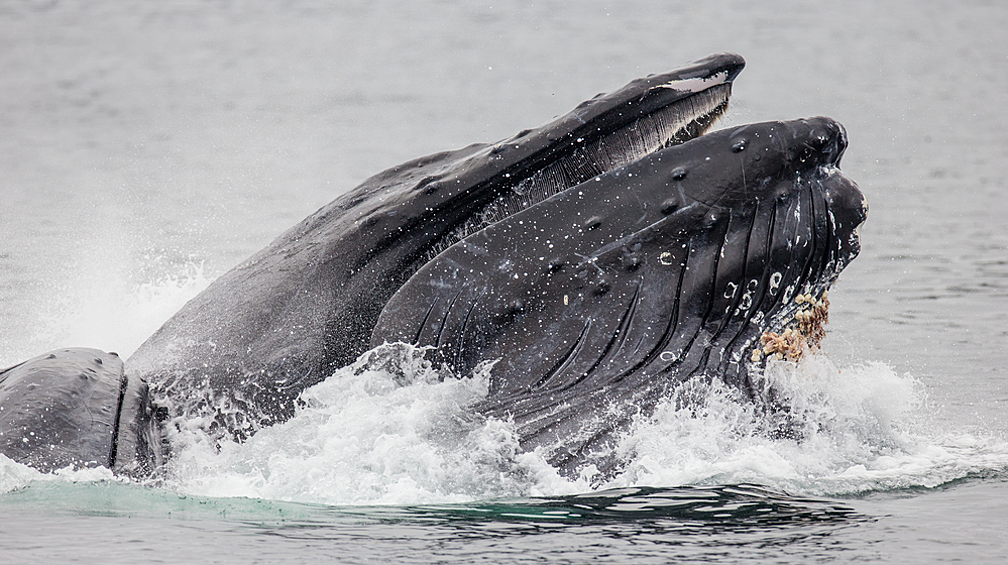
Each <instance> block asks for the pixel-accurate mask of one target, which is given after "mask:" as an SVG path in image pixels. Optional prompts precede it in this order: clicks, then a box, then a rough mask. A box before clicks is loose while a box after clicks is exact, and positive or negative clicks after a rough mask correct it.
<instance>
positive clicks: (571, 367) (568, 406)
mask: <svg viewBox="0 0 1008 565" xmlns="http://www.w3.org/2000/svg"><path fill="white" fill-rule="evenodd" d="M846 147H847V137H846V133H845V131H844V129H843V127H842V126H841V125H840V124H839V123H837V122H835V121H833V120H831V119H828V118H813V119H808V120H796V121H791V122H767V123H760V124H751V125H745V126H740V127H735V128H731V129H726V130H722V131H717V132H714V133H708V134H706V135H702V136H699V137H696V138H694V139H692V140H689V141H686V142H684V143H681V144H677V145H673V146H670V147H667V148H664V149H661V150H659V151H657V152H654V153H651V154H648V155H646V156H644V157H642V158H640V159H638V160H636V161H634V162H632V163H629V164H627V165H624V166H622V167H619V168H616V169H613V170H611V171H609V172H607V173H604V174H600V175H596V176H595V177H593V178H591V179H589V180H587V181H585V182H582V183H580V184H578V185H576V186H573V187H571V188H568V189H566V190H563V191H561V192H560V193H558V194H556V195H555V196H552V197H550V198H548V199H546V200H544V201H542V202H540V203H538V204H536V205H534V206H531V207H529V208H526V209H524V210H521V211H520V212H517V213H515V214H513V215H511V216H508V217H506V218H504V219H501V220H498V221H497V222H495V223H493V224H491V225H488V226H486V227H484V228H482V229H480V230H478V231H476V232H474V233H472V234H470V235H468V236H467V237H465V238H464V239H462V240H460V241H459V242H457V243H455V244H454V245H452V246H451V247H449V248H448V249H446V250H444V251H443V252H441V253H440V254H439V255H438V256H436V257H435V258H433V259H432V260H430V261H429V262H427V263H426V264H425V265H424V266H423V267H422V268H421V269H420V270H419V271H417V272H416V274H414V275H413V276H412V278H411V279H410V280H409V281H408V282H406V284H404V285H403V286H402V287H401V288H400V289H399V291H398V292H397V293H396V295H395V296H393V297H392V299H391V300H390V301H389V302H388V304H387V305H386V306H385V308H384V310H383V312H382V315H381V317H380V318H379V321H378V324H377V326H376V328H375V330H374V336H373V339H372V345H377V344H380V343H382V342H387V341H406V342H413V343H417V344H420V345H429V346H433V347H435V348H436V350H435V351H436V355H437V357H438V358H439V359H440V360H441V361H442V362H444V363H446V364H448V365H450V366H452V367H454V368H456V370H461V371H471V370H473V369H474V368H476V367H477V366H478V365H479V364H480V363H482V362H486V361H491V360H492V361H495V362H496V363H495V364H494V365H493V369H492V371H491V384H490V394H489V397H488V400H487V401H486V402H485V403H484V405H483V406H482V407H481V409H482V411H484V412H486V413H489V414H492V415H496V416H499V417H507V418H511V419H513V420H514V421H515V423H516V424H517V426H518V428H519V432H520V436H521V437H522V438H523V441H524V442H525V443H526V445H527V446H529V447H531V446H544V447H545V448H546V450H547V453H549V454H550V457H551V461H552V462H554V463H555V464H558V465H560V466H561V467H569V466H571V465H575V464H584V463H585V462H586V461H587V460H589V458H587V457H586V452H587V451H589V450H590V449H592V448H597V446H598V444H599V442H600V440H606V439H611V435H612V434H613V433H614V432H617V431H619V430H621V429H623V428H624V427H625V426H626V425H627V423H628V421H629V418H630V417H632V416H633V415H635V414H637V413H640V412H644V413H648V412H649V411H650V410H652V409H653V408H654V406H655V405H656V403H657V402H658V401H660V400H661V399H665V398H668V397H669V395H670V394H671V392H672V391H673V390H674V389H675V388H676V387H678V386H680V385H681V384H682V383H684V382H688V381H690V380H694V379H704V380H706V381H710V380H712V379H719V380H721V381H722V382H724V383H725V384H728V385H730V386H732V387H734V388H735V389H737V390H738V391H740V392H741V393H742V394H744V395H746V396H748V397H749V398H751V399H753V400H756V401H761V402H763V401H768V400H770V399H767V398H765V397H764V396H763V392H762V391H763V387H762V386H760V382H759V377H760V375H761V369H762V368H763V365H764V364H765V363H766V362H767V359H768V358H770V359H772V358H774V357H777V358H784V357H787V358H791V359H794V358H797V357H798V356H800V355H801V354H802V353H803V352H804V351H805V350H807V348H808V347H810V346H814V345H815V344H817V343H818V340H819V339H820V338H821V336H822V334H821V332H822V327H821V326H822V323H823V322H824V321H825V313H826V305H827V304H828V302H827V299H826V291H827V289H828V288H829V287H830V285H831V284H832V283H833V282H834V281H835V280H836V278H837V276H838V274H839V273H840V271H841V270H842V269H843V268H844V266H845V265H847V264H848V263H849V262H850V261H851V260H852V259H853V258H854V257H855V256H856V255H857V253H858V250H859V242H858V235H857V228H858V226H859V225H860V224H861V223H862V222H863V221H864V219H865V214H866V211H867V208H866V205H865V201H864V198H863V196H862V195H861V193H860V191H859V190H858V189H857V186H856V185H855V184H854V183H853V181H851V180H849V179H848V178H847V177H845V176H844V175H843V174H842V173H841V172H840V170H839V165H840V159H841V157H842V155H843V153H844V150H845V149H846Z"/></svg>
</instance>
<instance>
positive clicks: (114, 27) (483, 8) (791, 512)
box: [0, 0, 1008, 564]
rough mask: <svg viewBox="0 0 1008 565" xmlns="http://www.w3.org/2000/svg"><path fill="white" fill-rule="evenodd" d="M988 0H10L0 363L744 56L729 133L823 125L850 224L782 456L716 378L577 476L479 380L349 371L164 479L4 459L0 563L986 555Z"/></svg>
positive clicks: (993, 84) (994, 110) (1007, 486)
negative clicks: (638, 91)
mask: <svg viewBox="0 0 1008 565" xmlns="http://www.w3.org/2000/svg"><path fill="white" fill-rule="evenodd" d="M1005 30H1008V4H1005V3H1003V2H997V1H981V0H955V1H937V0H936V1H924V2H911V1H900V2H867V1H852V2H836V3H832V4H825V3H821V2H811V1H797V0H790V1H781V2H774V3H768V2H767V3H764V2H742V1H738V2H695V1H693V2H599V1H590V2H589V1H586V2H569V3H568V2H525V1H522V2H518V1H510V0H505V1H501V2H465V3H461V2H460V3H455V2H437V1H411V2H386V1H381V0H378V1H374V0H368V1H342V2H338V3H328V2H313V1H300V0H290V1H285V2H275V3H265V2H242V1H234V2H228V1H187V2H136V1H129V0H117V1H114V2H113V1H109V0H94V1H89V2H83V1H65V0H39V1H34V0H32V1H29V0H0V367H6V366H8V365H11V364H14V363H17V362H20V361H22V360H25V359H27V358H30V357H33V356H35V355H38V354H41V353H43V352H45V351H48V350H50V349H54V348H57V347H63V346H87V347H97V348H101V349H104V350H110V351H117V352H118V353H119V354H120V355H122V356H123V357H126V356H127V355H129V353H131V352H132V351H133V350H134V349H135V348H136V347H138V346H139V345H140V343H142V342H143V341H144V340H145V339H146V338H147V337H148V336H149V335H150V334H151V333H152V332H153V331H154V330H156V329H157V327H158V326H160V324H161V323H163V322H164V320H166V319H167V318H168V317H169V316H171V314H172V313H174V312H175V311H176V310H177V309H178V308H180V307H181V306H182V304H184V303H185V302H186V301H187V300H188V299H189V298H191V297H192V296H194V295H195V294H196V293H198V292H199V291H200V290H201V289H203V288H205V287H206V286H207V285H208V284H209V283H210V282H211V281H212V280H213V279H214V278H215V277H217V276H219V275H220V274H222V273H224V272H225V271H227V270H228V269H229V268H231V267H232V266H234V265H235V264H237V263H238V262H239V261H241V260H242V259H244V258H245V257H247V256H248V255H250V254H252V253H253V252H255V251H257V250H258V249H260V248H262V247H263V246H265V245H266V244H267V243H269V242H270V241H271V240H272V238H274V237H276V236H277V235H279V234H280V233H281V232H282V231H284V230H285V229H287V228H288V227H290V226H292V225H293V224H295V223H297V222H298V221H300V220H301V219H302V218H304V217H305V216H307V215H309V214H310V213H312V212H314V211H315V210H316V209H318V208H319V207H321V206H323V205H325V204H326V203H328V202H329V201H331V200H332V199H334V198H335V197H336V196H338V195H339V194H341V193H342V192H344V191H346V190H348V189H350V188H352V187H354V186H356V185H357V184H358V183H360V182H361V181H362V180H364V179H365V178H366V177H368V176H370V175H372V174H374V173H377V172H379V171H381V170H383V169H385V168H387V167H390V166H393V165H396V164H398V163H401V162H403V161H405V160H407V159H410V158H413V157H418V156H421V155H424V154H428V153H432V152H435V151H440V150H444V149H451V148H457V147H461V146H464V145H467V144H469V143H472V142H477V141H482V142H492V141H496V140H498V139H501V138H504V137H507V136H510V135H512V134H514V133H516V132H517V131H519V130H521V129H523V128H527V127H534V126H537V125H540V124H542V123H544V122H547V121H549V120H550V119H552V118H553V117H554V116H558V115H560V114H563V113H565V112H567V111H568V110H570V109H571V108H573V107H574V106H575V105H577V104H578V103H579V102H581V101H582V100H585V99H588V98H590V97H592V96H593V95H595V94H596V93H598V92H603V91H611V90H614V89H616V88H619V87H621V86H623V85H624V84H625V83H626V82H628V81H629V80H631V79H633V78H636V77H640V76H644V75H646V74H648V73H652V72H662V71H666V70H669V69H672V68H675V67H677V66H679V65H681V64H683V63H686V62H689V61H691V60H695V59H698V58H701V57H703V56H706V55H708V54H710V53H714V52H719V51H734V52H737V53H740V54H742V55H743V56H744V57H745V58H746V60H747V62H748V65H747V68H746V69H745V70H744V71H743V72H742V74H741V75H740V76H739V78H738V79H737V80H736V81H735V85H734V93H733V97H732V105H731V108H730V110H729V112H728V114H727V116H726V117H725V118H724V120H723V121H722V122H721V123H722V125H725V126H727V125H735V124H742V123H747V122H754V121H765V120H773V119H792V118H798V117H806V116H814V115H827V116H830V117H833V118H836V119H838V120H839V121H841V122H842V123H843V124H844V125H845V126H846V128H847V132H848V135H849V138H850V147H849V149H848V150H847V153H846V155H845V157H844V161H843V164H842V168H843V170H844V171H845V173H846V174H847V175H848V176H849V177H851V178H852V179H854V180H856V181H857V182H858V183H859V185H860V187H861V189H862V191H863V192H864V193H865V195H866V197H867V200H868V203H869V206H870V212H869V217H868V221H867V223H866V224H865V225H864V226H863V228H862V229H861V238H862V252H861V255H860V257H859V258H858V259H857V260H855V261H854V262H853V263H852V264H851V265H850V266H849V267H848V268H847V270H846V271H845V272H844V273H843V274H842V275H841V277H840V280H839V281H838V283H837V284H836V286H835V287H834V288H833V290H831V291H830V301H831V303H832V308H831V316H830V319H831V321H830V326H829V327H828V329H829V331H830V333H829V336H828V337H827V339H826V341H825V342H824V350H823V352H822V353H821V354H819V355H816V356H813V357H811V358H808V359H807V360H806V361H804V362H803V363H802V364H801V365H799V366H789V367H783V368H781V370H780V371H779V372H778V374H776V375H775V376H774V378H776V379H777V380H778V382H780V383H782V386H786V388H787V390H789V391H790V392H789V394H790V395H791V398H792V399H793V400H794V401H795V402H796V403H797V404H798V405H800V406H802V408H803V414H804V424H805V427H806V429H807V430H808V434H807V437H806V438H805V440H803V441H801V442H795V441H792V440H787V439H777V440H774V439H769V438H766V437H765V436H762V435H760V434H757V433H752V432H753V430H756V429H758V426H759V419H760V415H759V414H756V413H753V411H752V410H751V409H750V407H748V406H742V405H739V404H737V403H735V402H734V401H732V399H731V398H730V397H729V396H728V395H726V394H724V393H723V392H722V391H718V390H711V391H710V397H709V398H710V400H709V402H708V404H707V405H706V406H705V408H704V409H703V410H701V411H698V412H695V413H693V412H691V413H684V412H683V411H677V410H676V409H675V407H674V406H672V405H666V406H663V407H661V408H660V409H659V410H658V412H657V413H656V414H655V415H654V416H653V417H651V418H646V419H645V418H641V419H640V420H639V421H637V422H636V423H635V426H634V428H633V430H631V431H630V432H629V433H628V434H627V435H626V437H624V438H623V441H622V443H621V446H620V448H621V449H624V450H625V452H626V453H628V454H631V455H630V456H629V457H630V461H629V463H628V465H627V468H626V469H625V471H624V472H623V473H622V474H621V475H619V476H617V477H616V478H614V479H613V480H612V481H610V482H608V483H606V484H601V485H595V484H592V483H591V481H589V480H587V479H579V480H569V479H565V478H563V477H561V476H560V475H558V473H557V472H556V470H555V469H552V468H551V467H550V466H549V465H548V464H546V462H545V461H543V460H542V459H541V458H540V457H538V456H537V455H536V454H534V453H523V452H521V451H520V450H518V449H517V444H516V439H515V437H514V434H513V430H511V429H510V427H509V425H508V424H507V423H506V422H496V421H492V420H491V421H488V422H483V423H479V424H476V423H470V422H469V420H467V419H466V418H464V411H465V406H466V404H467V403H468V402H472V401H473V400H474V399H476V398H479V397H480V395H481V394H485V384H486V381H485V378H484V377H485V376H483V377H481V376H479V375H477V376H475V377H473V378H471V379H462V380H445V381H439V380H438V379H436V378H433V377H432V376H431V375H428V374H426V373H425V371H424V367H422V366H419V365H417V366H413V365H410V364H409V363H408V362H407V364H406V365H405V366H403V367H401V368H400V369H401V370H402V371H403V372H405V373H407V374H410V375H412V382H411V383H410V384H408V385H407V386H399V385H397V384H396V383H395V382H394V381H395V379H394V378H393V376H392V375H390V374H389V373H387V372H384V371H382V370H379V369H375V370H364V371H361V374H360V375H358V376H356V377H354V378H350V375H349V373H350V372H351V371H353V368H347V369H344V370H342V371H340V372H337V374H336V375H334V377H332V378H330V379H328V380H326V381H325V382H323V383H321V384H319V385H318V386H316V387H314V388H312V389H310V390H309V391H307V392H306V398H307V399H308V403H307V407H306V408H305V409H304V410H302V411H301V412H299V413H298V414H297V415H296V416H295V418H293V419H292V420H290V421H288V422H286V423H285V424H282V425H279V426H276V427H274V428H270V429H266V430H264V431H263V432H261V433H259V434H257V435H256V436H254V437H253V438H252V439H251V440H249V441H248V442H246V443H245V444H240V445H239V444H224V445H220V446H217V445H214V444H213V443H212V442H209V441H208V440H207V438H206V437H205V436H202V435H201V434H200V432H199V430H198V426H197V425H196V423H194V424H193V426H192V428H193V429H192V430H188V429H185V428H183V429H182V430H181V431H180V432H179V433H178V434H176V436H175V437H173V438H172V441H173V446H174V448H175V449H176V453H177V456H176V457H175V459H174V460H173V461H172V463H171V465H170V468H169V469H168V474H167V476H166V477H165V478H164V479H163V480H160V481H158V482H156V483H144V484H140V483H134V482H128V481H125V480H122V479H119V478H116V477H114V476H112V475H111V473H110V472H108V471H107V470H105V469H90V470H77V471H74V470H69V469H68V470H63V471H60V472H57V473H55V474H50V475H43V474H40V473H37V472H36V471H34V470H32V469H29V468H27V467H24V466H21V465H19V464H17V463H14V462H12V461H11V460H10V459H7V458H5V457H3V456H0V562H3V563H50V562H88V563H96V562H101V563H108V564H112V563H135V562H168V563H235V562H239V563H273V562H277V561H281V560H282V561H283V562H286V563H302V562H303V563H308V562H317V561H320V560H322V559H325V560H328V561H333V562H346V563H371V562H397V563H398V562H403V563H442V562H465V563H469V562H474V561H478V560H485V561H492V562H507V563H520V562H560V563H563V562H587V561H595V562H612V563H627V562H634V563H667V562H670V561H672V560H678V559H682V560H688V561H692V562H708V561H710V562H714V561H716V562H719V563H817V562H832V561H840V562H847V561H857V562H894V563H934V562H946V561H961V562H966V563H1003V562H1005V559H1006V558H1008V198H1006V195H1008V180H1006V179H1008V175H1006V174H1005V164H1006V163H1008V112H1006V111H1005V108H1006V107H1008V51H1006V50H1005V46H1006V41H1008V32H1006V31H1005Z"/></svg>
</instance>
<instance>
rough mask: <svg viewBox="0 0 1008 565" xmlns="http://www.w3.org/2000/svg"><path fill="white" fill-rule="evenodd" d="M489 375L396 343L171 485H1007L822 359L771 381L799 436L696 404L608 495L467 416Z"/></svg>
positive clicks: (177, 437)
mask: <svg viewBox="0 0 1008 565" xmlns="http://www.w3.org/2000/svg"><path fill="white" fill-rule="evenodd" d="M490 371H492V367H491V366H486V367H484V368H483V369H482V370H481V371H478V372H477V373H476V374H474V375H472V376H470V377H466V378H456V377H454V376H452V375H450V374H446V372H445V371H443V370H442V371H439V370H437V369H435V368H434V367H432V366H431V364H430V363H429V362H427V361H425V360H424V359H423V355H422V351H421V350H419V349H417V348H413V347H411V346H406V345H403V344H394V345H386V346H383V347H381V348H377V349H376V350H372V351H371V352H368V353H366V354H365V355H363V356H362V357H361V358H360V359H359V360H358V361H357V362H356V363H354V364H353V365H351V366H349V367H345V368H343V369H341V370H339V371H337V372H336V373H335V374H334V375H333V376H332V377H330V378H329V379H327V380H326V381H324V382H322V383H320V384H318V385H316V386H314V387H312V388H310V389H308V390H306V391H305V392H304V394H303V395H302V400H303V401H304V403H303V405H302V406H301V407H300V408H299V409H298V410H297V413H296V415H295V416H294V417H293V418H292V419H291V420H289V421H287V422H285V423H283V424H279V425H276V426H273V427H271V428H267V429H265V430H262V431H260V432H259V433H257V434H256V435H255V436H253V437H252V438H251V439H249V440H248V441H246V442H245V443H243V444H238V443H234V442H229V441H224V442H221V441H219V440H213V439H211V438H210V437H208V436H207V435H206V434H204V433H203V432H202V431H201V428H200V423H201V422H199V421H198V420H192V421H187V422H178V424H179V426H178V427H177V428H175V429H174V431H173V432H171V441H172V444H173V449H174V453H173V458H172V460H171V462H170V464H169V468H168V476H167V479H166V480H165V481H163V482H162V483H160V484H162V485H163V486H166V487H168V488H170V489H171V490H174V491H177V492H179V493H182V494H192V495H199V496H211V497H248V498H258V499H271V500H285V501H296V502H310V503H322V504H334V505H372V504H393V505H409V504H430V503H458V502H467V501H473V500H485V499H490V498H498V497H515V496H537V495H562V494H572V493H578V492H586V491H589V490H591V489H592V488H593V486H594V487H596V488H600V487H601V488H610V487H620V486H678V485H694V484H730V483H741V482H751V483H758V484H762V485H766V486H769V487H772V488H776V489H780V490H783V491H787V492H790V493H794V494H807V495H826V496H838V495H840V496H842V495H854V494H860V493H866V492H871V491H889V490H893V489H903V488H912V487H925V488H930V487H935V486H938V485H941V484H944V483H947V482H949V481H952V480H955V479H959V478H963V477H968V476H989V475H1003V474H1005V473H1006V472H1008V443H1006V442H1005V441H1003V440H1001V439H997V438H993V437H986V436H983V435H982V434H980V433H979V432H975V431H972V432H967V431H965V430H963V431H955V430H948V429H942V428H941V427H940V426H939V425H938V424H936V423H935V422H936V421H935V420H934V419H933V418H932V417H931V415H932V413H933V411H934V407H933V406H931V405H930V404H929V402H928V400H927V398H926V395H925V391H924V388H923V386H922V385H921V384H920V383H919V382H917V381H916V380H915V379H914V378H912V377H910V376H907V375H898V374H896V373H895V372H894V371H892V370H891V369H890V368H889V367H887V366H885V365H883V364H880V363H872V364H866V365H860V366H855V367H847V368H842V369H841V368H838V367H836V366H835V365H834V364H833V363H831V362H830V361H829V359H828V358H826V357H825V356H824V355H813V356H809V357H806V358H805V360H803V361H802V362H801V363H800V364H797V365H796V364H793V363H786V362H779V363H776V364H774V365H771V366H770V368H769V369H768V372H767V376H766V381H767V383H768V386H769V385H772V386H774V387H775V389H776V390H777V391H778V393H779V394H781V395H782V398H783V399H785V400H786V402H787V403H788V404H789V405H790V406H791V407H792V409H791V411H790V419H791V427H790V429H792V430H793V432H794V433H793V434H791V436H790V437H775V435H774V434H773V433H769V431H770V430H773V429H774V428H775V426H776V423H777V422H776V421H775V420H774V419H773V418H768V417H767V416H766V414H765V413H763V412H762V411H761V410H760V409H758V408H756V407H755V406H754V405H753V404H752V403H750V402H747V401H739V400H738V399H737V396H736V394H735V393H734V392H733V391H732V390H730V389H728V388H727V387H724V386H718V385H716V384H715V385H710V386H709V387H707V388H706V389H705V390H702V391H700V390H692V391H691V395H690V397H691V398H697V396H698V395H697V393H698V392H702V393H703V394H702V395H700V397H701V398H705V399H706V400H705V401H704V402H702V403H700V404H699V405H693V406H692V407H689V408H676V403H675V402H674V401H673V399H669V400H668V401H666V402H664V403H662V404H661V405H660V406H659V408H658V409H657V411H656V412H655V413H654V414H653V415H652V416H651V417H648V418H641V419H639V420H638V421H636V422H635V423H634V425H633V427H632V429H631V430H629V431H628V432H627V433H626V434H625V435H624V436H623V438H622V441H621V442H620V443H619V445H618V447H617V449H618V454H619V455H620V456H621V457H622V458H623V459H624V460H625V461H626V464H625V466H624V467H623V470H622V472H621V473H620V474H619V475H618V476H616V477H615V478H612V479H610V480H608V481H605V482H601V483H599V481H598V480H597V477H590V476H587V477H582V478H578V479H573V480H571V479H566V478H564V477H561V476H560V475H559V473H558V472H557V471H556V470H555V469H553V468H552V467H550V466H549V465H548V464H547V463H546V461H545V460H544V459H543V458H542V457H541V456H540V455H539V454H537V453H534V452H533V453H526V452H523V451H522V450H521V449H520V448H519V446H518V438H517V436H516V434H515V432H514V427H513V425H512V424H511V423H510V422H505V421H500V420H496V419H492V418H490V419H487V418H482V417H480V416H478V415H475V414H473V413H472V411H471V410H470V409H469V406H470V405H471V404H472V403H473V402H475V401H477V400H479V399H480V398H483V397H484V396H485V395H486V393H487V385H488V380H489V375H490ZM110 479H112V475H111V474H110V472H108V471H107V470H105V469H98V470H79V471H73V470H69V469H65V470H62V471H60V472H58V473H57V474H55V475H42V474H40V473H37V472H36V471H33V470H31V469H29V468H27V467H24V466H23V465H19V464H17V463H14V462H12V461H10V460H9V459H6V458H5V457H2V456H0V492H8V491H10V490H13V489H18V488H23V487H24V486H27V485H30V484H32V483H33V482H35V481H43V480H44V481H50V480H57V481H59V480H63V481H71V482H90V481H106V480H110Z"/></svg>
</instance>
